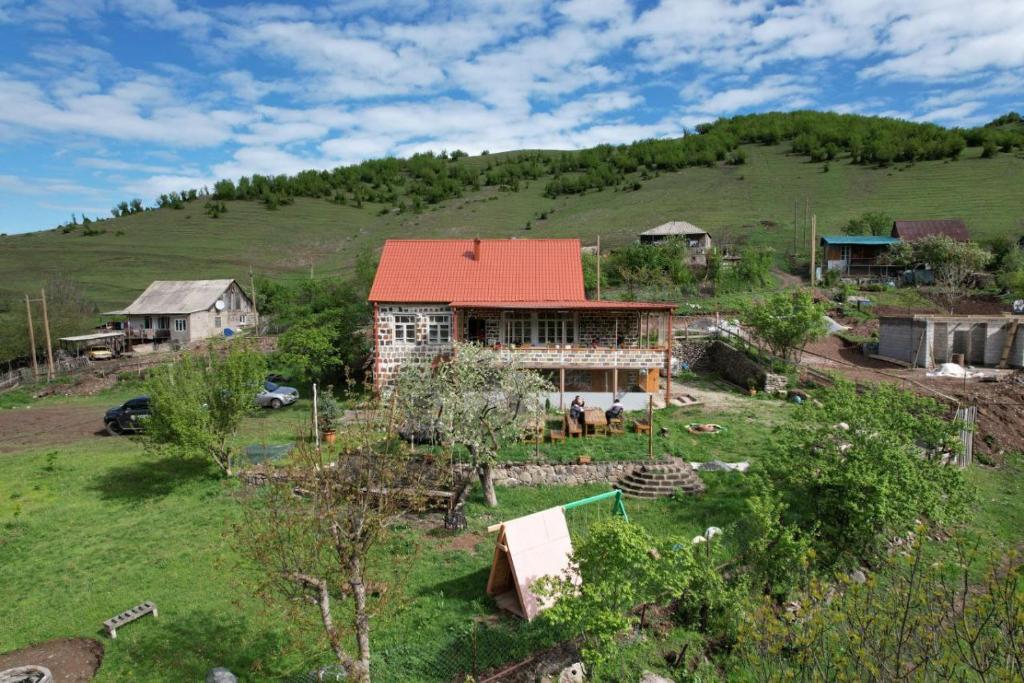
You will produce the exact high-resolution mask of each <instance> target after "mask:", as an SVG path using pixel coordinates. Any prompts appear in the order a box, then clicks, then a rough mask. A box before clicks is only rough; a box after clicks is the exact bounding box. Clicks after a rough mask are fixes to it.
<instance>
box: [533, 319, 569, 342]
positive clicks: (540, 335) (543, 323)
mask: <svg viewBox="0 0 1024 683" xmlns="http://www.w3.org/2000/svg"><path fill="white" fill-rule="evenodd" d="M575 333H576V325H575V324H574V321H573V319H572V318H554V317H547V318H539V319H538V320H537V341H538V343H540V344H572V343H573V342H574V341H575V337H576V334H575Z"/></svg>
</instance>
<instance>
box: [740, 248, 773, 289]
mask: <svg viewBox="0 0 1024 683" xmlns="http://www.w3.org/2000/svg"><path fill="white" fill-rule="evenodd" d="M772 258H773V251H772V250H771V249H758V248H754V247H748V248H745V249H743V250H741V251H740V260H739V261H738V262H737V263H736V267H735V271H736V272H735V275H736V278H737V279H738V280H739V281H740V283H742V284H743V285H747V286H751V287H766V286H768V285H770V284H771V282H772V278H771V270H772Z"/></svg>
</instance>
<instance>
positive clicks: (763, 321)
mask: <svg viewBox="0 0 1024 683" xmlns="http://www.w3.org/2000/svg"><path fill="white" fill-rule="evenodd" d="M825 310H826V309H825V305H824V304H819V303H816V302H815V301H814V297H813V296H811V293H810V292H809V291H807V290H804V289H799V290H795V291H786V292H778V293H776V294H772V295H770V296H768V297H766V298H765V299H762V300H759V301H755V302H753V303H751V304H749V305H747V306H746V307H744V309H743V314H742V321H743V324H744V325H746V326H747V327H748V328H750V330H751V331H752V332H753V334H754V336H755V337H757V338H758V339H760V340H761V341H763V342H764V343H765V345H767V347H768V349H769V350H770V351H771V352H772V353H773V354H774V355H775V356H778V357H779V358H782V359H784V360H793V359H794V358H795V357H796V356H797V352H799V351H800V350H802V349H803V348H804V346H806V345H807V344H808V343H809V342H812V341H814V340H815V339H819V338H821V337H823V336H824V335H825V333H826V332H827V331H828V325H827V323H826V322H825Z"/></svg>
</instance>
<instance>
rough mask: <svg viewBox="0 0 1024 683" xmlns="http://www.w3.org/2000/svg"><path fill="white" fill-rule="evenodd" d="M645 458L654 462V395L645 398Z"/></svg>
mask: <svg viewBox="0 0 1024 683" xmlns="http://www.w3.org/2000/svg"><path fill="white" fill-rule="evenodd" d="M647 457H648V459H650V460H654V394H651V395H650V396H648V397H647Z"/></svg>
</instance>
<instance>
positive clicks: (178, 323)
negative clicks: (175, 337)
mask: <svg viewBox="0 0 1024 683" xmlns="http://www.w3.org/2000/svg"><path fill="white" fill-rule="evenodd" d="M174 329H175V330H177V331H178V332H184V331H185V319H184V318H175V319H174Z"/></svg>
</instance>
